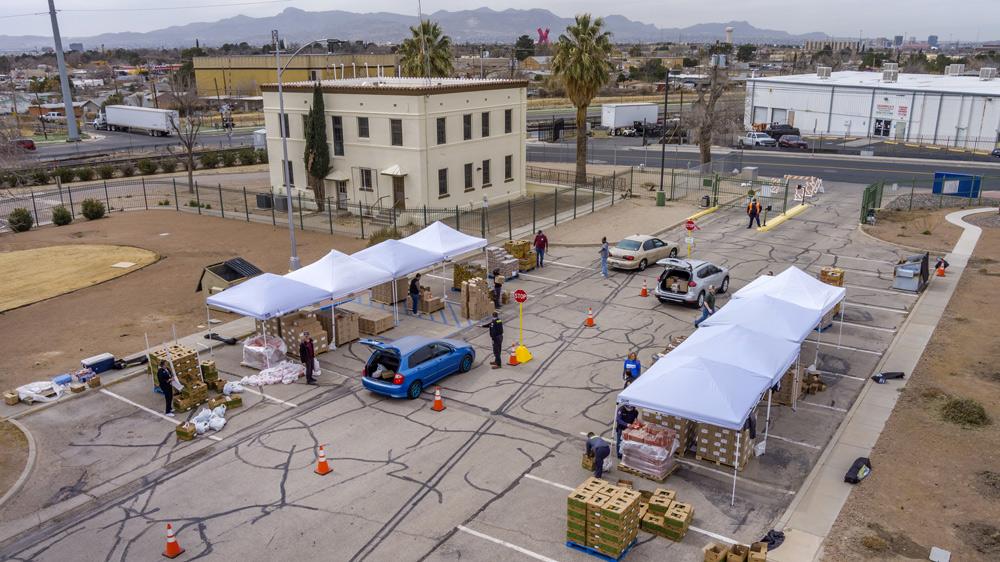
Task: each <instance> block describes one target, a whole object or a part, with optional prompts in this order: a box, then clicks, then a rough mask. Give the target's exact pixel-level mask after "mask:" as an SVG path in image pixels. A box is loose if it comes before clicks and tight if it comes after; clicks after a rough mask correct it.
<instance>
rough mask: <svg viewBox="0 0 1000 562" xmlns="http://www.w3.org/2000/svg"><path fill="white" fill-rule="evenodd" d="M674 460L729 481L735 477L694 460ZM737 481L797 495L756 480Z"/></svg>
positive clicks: (791, 491)
mask: <svg viewBox="0 0 1000 562" xmlns="http://www.w3.org/2000/svg"><path fill="white" fill-rule="evenodd" d="M674 460H676V461H677V462H679V463H681V464H683V465H685V466H690V467H692V468H695V469H698V470H706V471H708V472H712V473H714V474H718V475H719V476H722V477H724V478H727V479H729V478H732V477H733V473H732V472H726V471H723V470H718V469H715V468H712V467H710V466H707V465H705V464H702V463H700V462H697V461H692V460H688V459H685V458H681V457H677V458H675V459H674ZM736 481H737V482H742V483H744V484H750V485H751V486H757V487H759V488H764V489H767V490H772V491H774V492H779V493H782V494H786V495H789V496H794V495H795V490H786V489H785V488H779V487H778V486H772V485H770V484H765V483H763V482H757V481H756V480H748V479H746V478H744V477H742V476H737V477H736Z"/></svg>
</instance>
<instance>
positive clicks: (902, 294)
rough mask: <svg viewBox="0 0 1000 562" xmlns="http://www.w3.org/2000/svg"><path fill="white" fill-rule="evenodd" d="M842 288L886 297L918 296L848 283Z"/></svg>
mask: <svg viewBox="0 0 1000 562" xmlns="http://www.w3.org/2000/svg"><path fill="white" fill-rule="evenodd" d="M844 286H845V287H847V288H848V289H857V290H859V291H875V292H876V293H885V294H888V295H899V296H901V297H913V298H917V297H919V296H920V295H911V294H910V293H903V292H901V291H895V290H893V289H879V288H876V287H865V286H864V285H851V284H850V283H844Z"/></svg>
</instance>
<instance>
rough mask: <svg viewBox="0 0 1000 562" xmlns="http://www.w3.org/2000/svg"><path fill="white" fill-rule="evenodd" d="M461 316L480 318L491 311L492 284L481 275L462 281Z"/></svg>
mask: <svg viewBox="0 0 1000 562" xmlns="http://www.w3.org/2000/svg"><path fill="white" fill-rule="evenodd" d="M460 300H461V304H462V318H468V319H469V320H481V319H482V318H485V317H487V316H489V315H490V314H492V313H493V311H494V310H496V306H494V304H493V295H492V284H491V283H490V282H489V281H487V280H486V279H485V278H483V277H474V278H472V279H469V280H468V281H462V293H461V297H460Z"/></svg>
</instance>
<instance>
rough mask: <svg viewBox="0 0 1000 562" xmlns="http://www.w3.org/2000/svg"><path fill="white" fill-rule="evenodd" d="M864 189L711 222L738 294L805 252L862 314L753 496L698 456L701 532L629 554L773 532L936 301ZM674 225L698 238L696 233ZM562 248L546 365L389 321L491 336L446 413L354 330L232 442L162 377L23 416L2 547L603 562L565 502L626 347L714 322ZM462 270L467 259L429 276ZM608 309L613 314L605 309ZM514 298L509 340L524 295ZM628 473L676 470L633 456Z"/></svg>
mask: <svg viewBox="0 0 1000 562" xmlns="http://www.w3.org/2000/svg"><path fill="white" fill-rule="evenodd" d="M859 195H860V191H859V189H858V188H857V187H856V186H849V185H828V186H827V193H825V194H823V195H822V196H821V197H820V198H819V199H818V200H817V201H815V205H814V207H813V208H812V209H810V210H808V211H807V212H805V213H803V214H801V215H799V216H797V217H796V218H794V219H792V220H790V221H788V222H786V223H784V224H783V225H781V226H779V227H778V228H776V229H775V230H772V231H770V232H767V233H759V232H757V231H755V230H747V229H746V228H745V222H744V220H745V219H744V217H743V215H742V212H741V211H740V210H739V209H725V210H722V211H719V212H717V213H715V214H712V215H709V216H707V217H705V218H704V219H702V220H701V221H700V224H701V227H702V230H701V231H699V232H698V233H697V237H698V241H697V245H696V249H695V256H696V257H699V258H702V259H708V260H712V261H715V262H716V263H718V264H721V265H725V266H727V267H730V268H731V276H732V284H731V285H732V287H731V289H730V291H731V292H733V291H736V290H738V289H739V288H740V287H742V286H743V285H745V284H746V283H747V282H749V281H750V280H752V279H753V278H755V277H757V276H758V275H760V274H763V273H766V272H767V271H769V270H773V271H775V272H779V271H781V270H782V269H784V268H785V267H787V266H788V265H796V266H797V267H799V268H802V269H804V270H806V271H807V272H810V273H813V274H815V273H817V272H818V271H819V268H820V267H822V266H824V265H837V266H839V267H842V268H844V269H845V270H846V279H847V304H846V309H845V314H844V321H843V323H841V322H839V321H838V322H837V323H835V324H834V327H833V328H832V329H831V330H827V331H826V332H825V333H823V334H822V335H819V334H816V333H814V334H813V335H812V336H811V337H810V342H808V343H807V344H805V345H804V347H803V350H802V363H803V365H805V364H809V363H812V362H814V361H815V362H816V364H817V367H818V368H819V369H820V370H821V372H822V378H823V380H824V381H825V382H826V383H827V384H828V388H827V390H826V391H824V392H821V393H819V394H816V395H811V396H808V397H805V399H803V400H801V401H800V403H799V406H798V408H797V410H796V411H792V410H791V409H790V408H787V407H774V408H773V409H772V425H771V428H770V432H769V437H768V443H767V451H766V453H765V454H764V455H763V456H761V457H758V458H756V459H754V460H752V461H751V462H750V463H749V464H748V466H747V468H746V469H745V470H744V471H743V472H741V473H740V475H739V479H738V482H737V488H736V503H735V505H734V506H730V501H729V500H730V491H731V486H732V480H731V472H730V471H729V470H726V469H725V467H717V466H715V465H707V464H703V463H701V462H699V461H696V460H694V459H684V460H682V464H681V468H680V470H678V471H677V472H676V473H675V474H674V475H672V476H671V477H670V479H669V480H668V481H667V483H666V484H665V485H664V486H665V487H667V488H671V489H675V490H677V495H678V498H679V499H680V500H682V501H684V502H687V503H691V504H693V505H694V509H695V518H694V524H693V527H692V530H691V532H689V533H688V535H687V537H686V538H685V539H684V541H683V542H681V543H672V542H670V541H667V540H666V539H662V538H655V539H654V538H653V537H651V536H650V535H648V534H645V533H640V537H639V544H638V545H637V546H636V547H635V548H634V549H633V550H632V552H631V554H629V556H628V559H629V560H650V561H652V560H664V559H667V558H666V556H669V559H670V560H701V549H702V547H703V546H704V545H705V544H707V543H709V542H712V541H716V540H722V541H725V540H737V541H740V542H752V541H754V540H757V539H759V538H760V537H761V536H762V535H763V534H764V533H765V532H766V531H767V530H769V529H770V528H771V526H772V524H773V522H774V520H775V519H776V518H777V517H778V516H780V515H781V513H782V511H783V510H784V509H785V507H787V505H788V503H789V502H790V501H791V499H792V497H793V496H794V494H795V493H796V492H797V491H798V489H799V487H800V486H801V484H802V482H803V480H804V479H805V477H806V475H807V474H808V472H809V470H810V469H811V468H812V466H813V464H814V463H815V462H816V460H817V458H818V457H819V455H820V453H821V452H822V449H823V447H825V445H826V444H827V442H828V440H829V439H830V437H831V435H832V434H833V433H834V431H835V430H836V428H837V426H838V425H839V423H840V421H841V420H842V419H843V418H844V415H845V413H846V412H847V409H849V408H850V406H851V404H852V403H853V401H854V399H855V398H856V396H857V395H858V392H859V391H860V390H861V388H862V385H863V384H864V381H865V379H866V378H867V377H868V376H869V375H870V374H871V372H872V370H873V369H874V367H875V365H876V363H877V361H878V360H879V358H880V356H881V354H882V353H883V352H884V351H885V349H886V348H887V347H888V345H889V343H890V342H891V340H892V338H893V336H894V334H895V331H896V329H897V328H898V326H899V325H900V324H901V323H902V322H903V321H904V319H905V318H906V314H907V311H908V310H909V309H910V308H911V307H912V305H913V304H914V302H915V300H916V299H915V297H913V296H909V295H905V294H901V293H896V292H894V291H892V290H891V289H890V286H891V275H892V263H894V261H895V259H896V258H897V251H896V250H895V249H893V248H891V247H890V246H888V245H887V244H883V243H881V242H878V241H875V240H873V239H870V238H868V237H867V236H865V235H864V234H862V233H860V232H859V231H858V230H857V228H856V222H857V219H856V216H857V202H858V199H859ZM595 236H596V237H599V234H597V233H595ZM664 237H665V238H669V239H675V240H678V241H679V240H680V239H682V238H683V231H682V230H680V229H676V230H673V231H669V232H667V233H666V234H665V235H664ZM546 261H547V265H546V267H545V268H544V269H541V270H536V271H533V272H530V273H527V274H524V275H522V277H521V278H519V279H517V280H513V281H511V282H510V288H522V289H524V290H525V291H527V292H528V293H529V295H530V296H529V301H528V303H527V305H526V307H525V343H526V344H527V345H528V347H529V348H530V349H531V352H532V353H533V354H534V357H535V358H534V360H532V361H531V362H529V363H526V364H522V365H519V366H516V367H508V366H505V367H504V368H503V369H500V370H491V369H489V366H488V364H487V363H488V362H489V360H490V359H489V339H488V336H487V334H486V330H484V329H482V328H479V327H478V326H477V325H476V324H474V323H470V322H466V321H457V315H453V314H451V312H450V308H449V309H446V311H447V312H446V313H442V314H439V315H436V316H435V317H434V318H430V319H428V318H426V317H424V318H420V319H416V318H413V317H410V316H407V315H405V314H404V315H403V316H402V323H401V325H400V326H399V327H397V328H396V329H394V330H392V331H390V332H388V333H386V334H385V336H391V337H398V336H400V335H405V334H410V333H420V334H424V335H433V336H450V337H458V338H462V339H465V340H467V341H469V342H470V343H472V344H473V345H475V347H476V350H477V358H476V364H475V367H474V368H473V370H472V371H471V372H469V373H466V374H462V375H455V376H452V377H450V378H448V379H445V380H444V381H443V384H442V385H441V390H442V394H443V396H444V400H445V405H446V406H447V409H446V410H445V411H444V412H440V413H438V412H433V411H431V409H430V400H431V397H432V396H431V395H430V394H429V393H427V392H425V394H424V396H423V397H422V399H420V400H415V401H405V400H392V399H385V398H382V397H378V396H376V395H373V394H370V393H368V392H367V391H365V390H364V389H363V388H362V387H361V383H360V380H359V372H360V369H361V367H362V365H363V361H364V360H365V359H367V357H368V350H367V348H366V347H364V346H362V345H359V344H356V343H355V344H352V345H348V346H343V347H341V348H340V349H338V350H336V351H333V352H330V353H326V354H323V355H321V356H320V362H321V365H322V367H323V374H322V375H321V376H320V385H319V386H317V387H309V386H306V385H303V384H293V385H288V386H284V385H277V386H269V387H264V388H263V389H262V393H261V392H260V391H258V389H256V388H252V389H248V392H247V393H245V394H244V395H243V399H244V407H243V408H240V409H236V410H233V411H231V412H230V415H228V416H227V418H228V423H227V425H226V427H225V428H224V429H223V430H222V431H220V432H218V433H213V434H211V436H212V437H213V438H207V437H204V436H203V437H200V438H198V439H196V440H195V441H192V442H178V441H177V440H176V439H175V437H174V434H173V423H175V421H174V420H170V419H168V418H164V417H162V416H161V415H160V414H159V412H160V411H161V410H160V408H161V406H162V399H161V398H160V396H159V395H156V394H153V393H152V392H151V382H150V380H149V378H148V377H147V376H145V375H141V376H138V377H135V378H131V379H129V380H127V381H124V382H121V383H119V384H115V385H113V386H110V387H107V388H105V389H103V390H100V391H93V390H88V391H87V392H86V393H85V395H83V396H81V397H78V398H75V399H73V400H71V401H67V402H66V403H63V404H59V405H57V406H55V407H50V408H46V409H44V410H41V411H39V412H37V413H34V414H32V415H29V416H25V417H23V418H22V419H21V422H22V423H23V424H24V425H25V426H26V427H28V429H29V430H30V431H31V433H32V435H33V437H34V439H35V441H36V444H37V447H38V459H37V461H36V463H35V469H34V471H33V472H32V474H31V477H30V478H29V480H28V482H27V483H26V485H25V487H24V488H23V489H22V490H21V491H20V492H19V493H18V494H17V495H16V496H15V497H14V498H12V500H10V501H9V502H8V503H7V504H6V505H4V506H3V508H2V509H0V514H2V521H3V523H2V524H0V537H3V539H2V541H3V542H0V545H2V546H0V558H4V559H12V560H27V559H31V560H66V559H107V560H130V559H137V558H142V559H147V558H152V557H158V556H159V552H161V551H162V549H163V543H164V524H165V523H166V522H172V523H173V526H174V529H175V530H176V531H177V533H178V535H177V536H178V540H179V542H180V543H181V545H182V546H183V547H184V548H185V549H186V551H187V552H186V553H185V554H184V555H183V556H184V558H183V559H194V558H198V557H201V558H205V559H239V558H243V559H261V558H263V557H264V556H265V553H266V556H267V557H269V558H274V557H276V556H280V557H281V558H282V559H295V558H306V557H314V556H317V555H318V556H320V557H321V558H323V559H335V560H363V559H371V560H386V559H394V560H401V561H403V560H457V559H462V560H474V561H478V560H482V561H486V560H491V561H492V560H500V559H503V560H522V559H523V560H530V559H535V560H579V561H583V560H589V559H590V558H589V557H587V556H586V555H584V554H581V553H579V552H576V551H572V550H569V549H567V548H566V547H565V546H564V542H565V509H566V504H565V498H566V495H567V494H568V493H569V491H570V490H571V489H572V488H574V487H575V486H576V485H577V484H579V483H580V482H581V481H582V480H583V479H584V478H586V476H587V473H586V472H584V471H583V470H582V469H581V468H580V462H579V461H580V454H581V452H582V449H583V441H584V436H583V434H585V433H586V432H587V431H608V430H609V425H610V422H611V420H612V419H613V416H614V401H615V397H616V396H617V393H618V392H619V391H620V390H621V362H622V360H623V359H624V357H625V355H626V353H627V352H628V351H629V350H633V349H634V350H638V352H639V357H640V359H641V360H642V362H643V365H644V367H646V368H648V367H649V365H650V364H651V356H652V354H653V353H654V352H658V351H662V349H663V347H664V346H665V345H666V343H667V342H668V340H669V338H670V336H674V335H681V334H688V333H690V332H691V331H692V330H693V329H694V328H693V325H692V322H693V320H694V319H695V317H696V316H697V313H696V311H695V310H694V309H691V308H684V307H681V306H671V305H662V304H660V303H658V302H657V301H656V299H655V298H652V297H650V298H642V297H640V296H639V291H640V288H641V286H642V283H643V280H644V279H645V280H646V281H647V282H649V283H650V286H652V283H653V282H655V278H656V276H657V275H658V273H659V271H658V270H656V269H655V268H650V269H648V270H647V271H646V272H643V273H637V274H632V273H624V272H614V273H613V274H612V275H611V277H610V278H609V279H603V278H602V277H601V276H600V272H599V271H598V270H597V269H596V266H597V249H596V246H593V247H589V246H587V247H553V248H552V250H551V252H550V254H549V255H548V256H547V260H546ZM443 278H448V279H450V271H445V272H444V273H443V275H442V273H441V272H431V275H430V278H429V279H427V280H429V281H431V282H433V283H434V284H439V283H444V282H445V279H443ZM437 286H438V288H439V289H440V288H442V285H437ZM446 294H450V293H446ZM727 300H728V295H724V296H722V297H720V299H719V303H720V304H724V303H725V302H726V301H727ZM360 304H361V305H366V304H367V303H366V302H364V301H363V302H362V303H360ZM588 308H592V309H593V311H594V315H595V319H596V323H597V326H596V327H595V328H586V327H584V319H585V318H586V313H587V309H588ZM456 310H457V309H456ZM503 314H504V321H505V328H506V339H505V342H507V344H508V345H509V342H511V341H512V340H513V339H514V338H515V337H516V329H517V311H516V308H515V306H514V305H507V306H505V307H504V309H503ZM838 320H839V319H838ZM761 322H767V319H766V318H761ZM816 340H819V341H818V342H817V341H816ZM720 345H724V343H722V342H720ZM817 350H818V353H817ZM211 353H213V354H214V358H215V359H216V361H217V362H218V364H219V368H220V371H221V372H222V373H223V376H224V377H226V378H228V379H231V380H236V379H238V378H239V377H241V376H243V375H246V374H251V372H252V371H250V370H249V369H246V368H244V367H241V366H239V361H240V348H239V347H238V346H237V347H219V348H216V349H215V350H214V351H213V352H211ZM251 391H253V392H251ZM193 413H194V412H192V414H193ZM181 417H183V416H181ZM759 419H761V420H763V413H762V412H761V417H760V418H759ZM762 427H763V424H761V426H759V429H761V431H760V432H759V433H763V431H762ZM320 444H324V445H325V446H326V454H327V456H328V458H329V460H330V464H331V466H332V468H333V473H332V474H329V475H327V476H323V477H321V476H317V475H316V474H314V473H313V467H314V465H315V460H316V451H317V448H318V446H319V445H320ZM608 478H609V479H611V480H615V479H617V478H629V479H632V480H635V481H636V485H637V487H641V488H646V489H652V488H655V487H657V486H658V485H657V484H655V483H653V482H650V481H644V480H640V479H637V478H635V477H632V476H629V475H625V474H620V473H618V472H617V471H612V472H611V473H610V474H609V475H608ZM56 514H58V516H56V517H55V518H54V519H49V517H51V516H54V515H56ZM15 532H16V533H17V534H16V535H15V534H14V533H15Z"/></svg>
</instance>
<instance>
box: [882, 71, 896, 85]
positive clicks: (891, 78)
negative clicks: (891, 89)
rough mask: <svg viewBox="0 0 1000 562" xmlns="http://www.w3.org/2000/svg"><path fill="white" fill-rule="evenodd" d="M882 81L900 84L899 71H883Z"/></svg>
mask: <svg viewBox="0 0 1000 562" xmlns="http://www.w3.org/2000/svg"><path fill="white" fill-rule="evenodd" d="M882 81H883V82H898V81H899V71H898V70H883V71H882Z"/></svg>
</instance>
